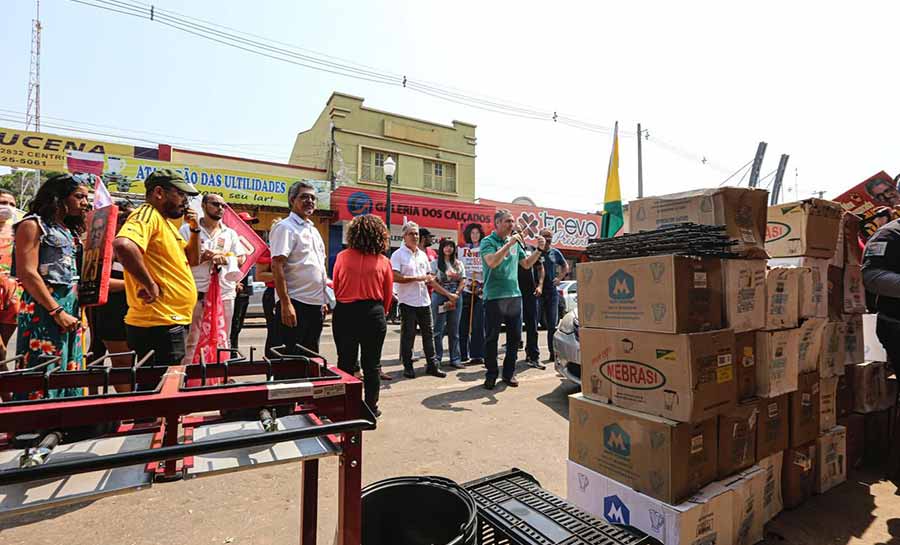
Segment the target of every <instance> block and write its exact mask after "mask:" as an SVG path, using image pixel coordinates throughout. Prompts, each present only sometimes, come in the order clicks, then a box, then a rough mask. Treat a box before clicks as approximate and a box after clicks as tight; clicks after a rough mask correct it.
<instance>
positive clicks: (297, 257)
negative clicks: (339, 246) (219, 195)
mask: <svg viewBox="0 0 900 545" xmlns="http://www.w3.org/2000/svg"><path fill="white" fill-rule="evenodd" d="M288 206H290V208H291V214H290V215H289V216H288V217H287V218H285V219H284V220H283V221H281V222H279V223H278V225H276V226H275V227H274V228H273V229H272V231H271V232H270V233H269V247H270V250H271V252H272V275H273V276H274V277H275V300H276V302H277V304H276V307H275V323H276V324H277V325H278V339H277V341H276V342H275V344H274V346H279V345H285V346H286V349H287V351H288V353H295V354H296V353H302V352H303V351H302V350H300V349H298V348H297V347H299V346H302V347H304V348H306V349H308V350H311V351H313V352H318V351H319V338H320V337H321V335H322V324H323V322H324V321H325V309H326V308H327V307H326V304H327V299H326V295H325V283H326V282H327V281H328V276H327V269H326V255H325V243H324V242H323V241H322V236H321V235H320V234H319V231H318V230H317V229H316V226H315V225H314V224H313V222H312V221H311V220H310V219H309V218H311V217H312V215H313V214H314V213H315V211H316V190H315V188H314V187H313V186H312V184H310V183H308V182H296V183H295V184H294V185H292V186H291V188H290V190H288Z"/></svg>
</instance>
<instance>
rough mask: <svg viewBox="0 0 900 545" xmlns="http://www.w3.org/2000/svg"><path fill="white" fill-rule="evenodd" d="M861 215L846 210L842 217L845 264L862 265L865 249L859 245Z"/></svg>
mask: <svg viewBox="0 0 900 545" xmlns="http://www.w3.org/2000/svg"><path fill="white" fill-rule="evenodd" d="M860 219H861V218H860V217H859V216H857V215H856V214H852V213H850V212H844V216H843V218H841V227H842V228H843V229H842V235H843V237H842V238H843V243H844V244H843V247H844V255H843V258H844V264H850V265H860V264H861V263H862V260H863V251H862V248H860V247H859V235H860V228H859V222H860Z"/></svg>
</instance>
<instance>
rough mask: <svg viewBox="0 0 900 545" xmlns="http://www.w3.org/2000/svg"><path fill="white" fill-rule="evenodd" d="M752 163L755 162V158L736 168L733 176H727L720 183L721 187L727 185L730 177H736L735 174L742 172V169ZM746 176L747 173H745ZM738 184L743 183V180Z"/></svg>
mask: <svg viewBox="0 0 900 545" xmlns="http://www.w3.org/2000/svg"><path fill="white" fill-rule="evenodd" d="M752 163H753V159H750V160H749V161H747V162H746V163H744V165H743V166H742V167H741V168H739V169H737V170H735V171H734V172H733V173H732V174H731V176H729V177H727V178H725V179H724V180H722V181H721V183H719V187H722V186H723V185H725V184H726V183H728V180H730V179H732V178H734V177H735V176H737V175H738V173H740V172H741V171H742V170H744V169H745V168H747V167H749V166H750V165H751V164H752ZM744 176H746V173H745V174H744ZM743 180H744V178H743V176H742V177H741V181H743ZM738 185H741V182H738Z"/></svg>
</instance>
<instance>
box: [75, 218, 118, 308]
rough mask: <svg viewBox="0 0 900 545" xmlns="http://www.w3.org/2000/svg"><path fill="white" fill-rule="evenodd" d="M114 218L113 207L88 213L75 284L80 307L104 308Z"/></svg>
mask: <svg viewBox="0 0 900 545" xmlns="http://www.w3.org/2000/svg"><path fill="white" fill-rule="evenodd" d="M118 217H119V207H118V206H116V205H114V204H111V205H109V206H104V207H103V208H97V209H96V210H91V211H90V212H89V213H88V217H87V234H86V236H85V242H84V259H83V263H82V266H81V279H80V280H79V281H78V303H79V304H80V305H81V306H82V307H90V306H99V305H105V304H106V300H107V298H108V297H109V273H110V270H111V269H112V258H113V248H112V244H113V239H114V238H116V220H117V219H118Z"/></svg>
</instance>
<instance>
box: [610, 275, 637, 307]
mask: <svg viewBox="0 0 900 545" xmlns="http://www.w3.org/2000/svg"><path fill="white" fill-rule="evenodd" d="M609 298H610V299H612V300H613V301H628V300H629V299H634V277H633V276H631V275H630V274H628V273H627V272H625V271H623V270H622V269H619V270H617V271H616V272H614V273H612V275H610V277H609Z"/></svg>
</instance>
